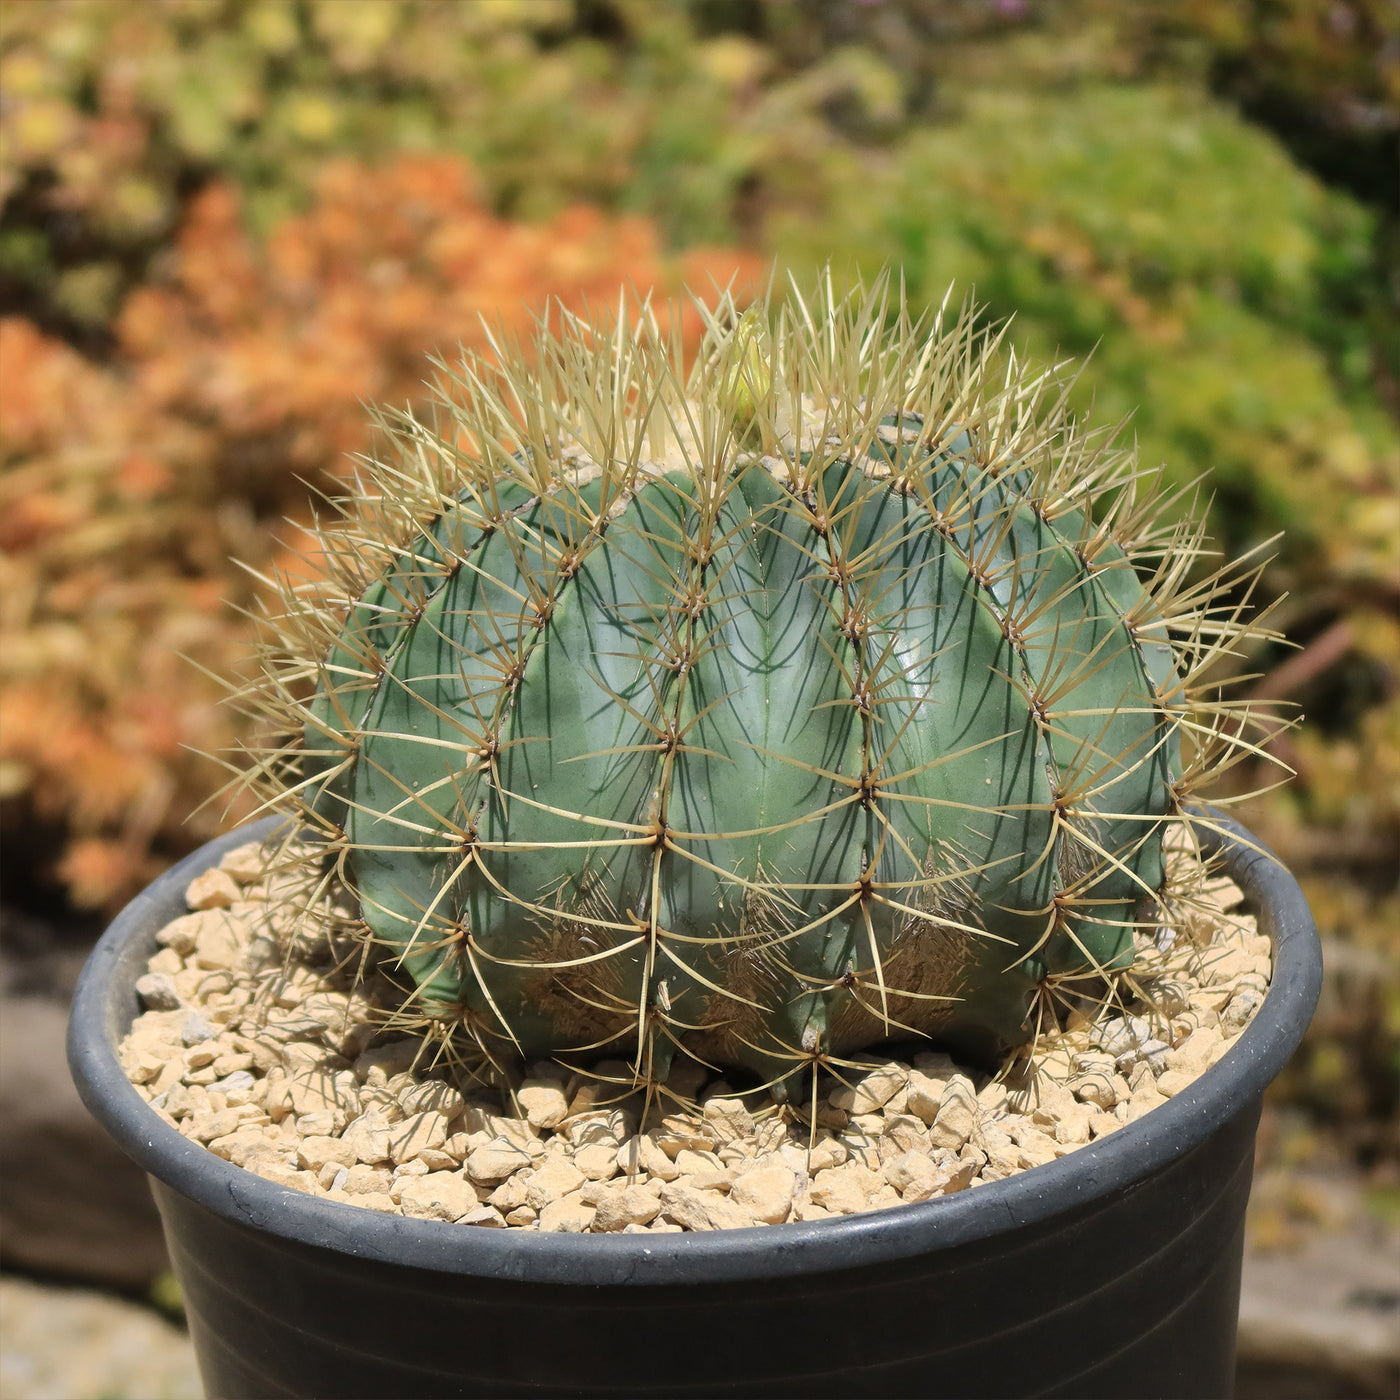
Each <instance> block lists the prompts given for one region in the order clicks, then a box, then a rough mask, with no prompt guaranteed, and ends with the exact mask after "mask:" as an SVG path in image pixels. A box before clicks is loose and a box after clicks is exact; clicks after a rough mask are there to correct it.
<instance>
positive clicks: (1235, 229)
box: [779, 86, 1400, 577]
mask: <svg viewBox="0 0 1400 1400" xmlns="http://www.w3.org/2000/svg"><path fill="white" fill-rule="evenodd" d="M840 209H841V212H842V213H846V212H847V211H849V213H850V218H849V222H848V223H847V224H846V225H845V226H844V227H843V226H841V225H840V224H839V223H838V224H837V228H838V229H839V244H838V247H839V248H840V249H841V250H842V251H845V252H847V255H848V256H850V257H851V258H852V259H854V260H856V261H857V262H858V263H862V262H870V263H879V262H882V261H885V260H892V261H895V262H897V263H899V264H900V265H901V266H902V267H903V268H904V271H905V275H906V276H907V277H908V279H909V282H910V286H911V289H912V290H913V291H914V292H915V294H917V295H923V296H926V297H932V296H937V295H941V293H942V290H943V288H944V286H945V285H946V283H947V281H948V280H949V279H950V278H953V279H956V280H957V281H958V282H959V283H960V284H961V285H964V286H975V287H976V289H977V292H978V295H979V296H980V297H983V298H985V299H986V300H987V303H988V307H989V309H990V310H991V312H992V313H993V314H997V315H1009V314H1012V313H1013V312H1014V313H1015V314H1016V317H1017V323H1016V324H1017V331H1018V333H1019V334H1020V335H1022V336H1024V337H1026V338H1027V340H1028V341H1029V344H1030V346H1031V347H1032V349H1033V350H1034V351H1036V352H1038V353H1040V354H1041V355H1043V356H1046V357H1047V358H1048V357H1052V356H1055V355H1056V354H1058V353H1061V352H1063V353H1066V354H1071V355H1083V354H1087V353H1089V352H1091V351H1092V352H1093V359H1092V360H1091V362H1090V364H1089V366H1088V368H1087V370H1086V372H1085V374H1084V375H1083V377H1082V379H1081V381H1080V386H1079V391H1078V401H1079V402H1080V403H1081V404H1083V403H1086V402H1088V401H1089V400H1090V399H1092V401H1093V402H1094V404H1095V407H1096V411H1098V412H1099V413H1102V414H1105V415H1107V416H1110V417H1120V416H1126V415H1127V414H1129V413H1133V414H1134V417H1133V427H1134V430H1135V432H1136V433H1137V435H1138V439H1139V443H1140V447H1141V451H1142V453H1143V455H1144V457H1145V459H1146V460H1148V461H1150V462H1157V461H1165V462H1166V463H1168V464H1169V470H1170V471H1171V472H1172V473H1173V474H1174V476H1175V477H1176V479H1178V480H1188V479H1191V478H1194V477H1196V476H1199V475H1201V474H1203V473H1205V472H1207V471H1213V473H1214V483H1215V486H1216V489H1217V490H1218V491H1220V493H1221V512H1220V515H1219V523H1220V524H1221V526H1222V527H1223V532H1224V534H1225V537H1226V540H1227V543H1228V545H1229V546H1230V547H1232V548H1239V547H1241V546H1247V545H1249V544H1252V543H1254V542H1256V541H1258V540H1259V539H1262V538H1265V537H1267V536H1269V535H1272V534H1274V533H1275V532H1277V531H1279V530H1285V531H1287V536H1288V539H1287V545H1286V546H1285V547H1286V548H1287V549H1288V551H1289V553H1290V555H1291V557H1292V558H1293V559H1295V560H1297V561H1307V567H1308V568H1309V569H1311V570H1317V571H1321V570H1324V569H1325V570H1326V571H1327V572H1329V573H1333V574H1337V573H1340V574H1343V575H1344V576H1347V575H1349V576H1353V577H1355V576H1357V575H1360V576H1362V577H1382V576H1386V575H1388V574H1390V573H1391V572H1393V561H1394V557H1395V551H1396V548H1397V543H1398V542H1400V533H1397V531H1400V522H1396V521H1393V520H1392V519H1391V518H1390V516H1391V512H1390V511H1389V510H1388V509H1387V508H1386V507H1385V506H1383V505H1382V503H1381V502H1379V501H1375V500H1372V499H1371V498H1370V496H1371V493H1372V492H1374V491H1377V490H1379V489H1382V488H1383V487H1385V486H1386V485H1392V484H1393V483H1394V480H1395V472H1396V464H1395V463H1394V462H1393V461H1392V460H1391V458H1392V456H1393V454H1394V453H1395V451H1396V448H1397V439H1396V435H1395V433H1394V430H1393V427H1392V426H1391V425H1389V424H1387V423H1386V422H1385V420H1384V419H1383V417H1382V415H1380V414H1379V413H1378V412H1377V411H1376V409H1375V406H1374V400H1373V399H1371V398H1370V397H1369V395H1368V394H1367V392H1366V387H1365V381H1366V375H1365V373H1364V367H1365V366H1367V365H1368V363H1369V361H1368V355H1367V344H1368V342H1367V339H1366V331H1365V327H1364V326H1363V325H1358V324H1356V323H1355V322H1352V323H1347V322H1346V321H1345V320H1339V319H1338V318H1337V317H1336V316H1335V311H1336V302H1335V298H1336V293H1335V288H1337V287H1338V286H1342V285H1345V284H1346V283H1347V282H1348V281H1350V280H1354V279H1356V278H1358V277H1361V276H1362V275H1363V274H1364V273H1365V271H1366V268H1367V265H1368V260H1369V256H1370V242H1369V239H1370V235H1371V222H1372V221H1371V219H1370V218H1369V217H1368V215H1367V214H1366V213H1365V212H1364V211H1363V210H1362V209H1360V208H1359V207H1358V206H1357V205H1356V204H1354V203H1353V202H1352V201H1350V200H1349V199H1347V198H1345V197H1344V196H1339V195H1335V194H1331V193H1329V192H1327V191H1325V190H1323V189H1322V188H1321V187H1320V186H1319V185H1317V184H1316V183H1315V182H1314V181H1312V180H1311V179H1309V178H1308V177H1307V176H1305V175H1303V174H1301V173H1300V172H1298V171H1297V170H1296V169H1295V168H1294V167H1293V166H1292V165H1291V164H1290V163H1289V161H1288V160H1287V157H1286V156H1285V155H1284V154H1283V152H1282V151H1281V150H1280V149H1279V148H1278V147H1277V146H1275V145H1274V144H1273V143H1272V142H1271V141H1269V140H1268V138H1266V137H1262V136H1260V135H1259V134H1258V133H1257V132H1256V131H1253V130H1251V129H1249V128H1248V127H1246V126H1245V125H1244V124H1243V123H1241V122H1240V121H1239V120H1238V119H1236V118H1234V117H1232V116H1231V115H1229V114H1228V113H1227V112H1225V111H1223V110H1220V109H1213V108H1211V107H1209V106H1207V105H1203V104H1201V103H1200V102H1199V101H1198V100H1195V99H1192V98H1189V97H1187V96H1185V95H1182V94H1180V93H1177V92H1173V91H1170V90H1165V89H1156V88H1149V87H1139V86H1133V87H1092V88H1087V89H1084V90H1081V91H1079V92H1076V93H1073V94H1069V95H1033V94H1026V93H1010V94H992V93H979V94H977V95H975V96H974V97H971V98H969V100H968V103H967V107H966V111H965V115H964V120H963V121H962V122H960V123H959V124H957V125H956V126H952V127H948V128H945V129H939V130H931V131H928V132H924V133H920V134H919V135H917V136H914V137H911V138H910V139H909V140H908V141H907V142H905V143H904V144H903V145H902V147H901V148H900V151H899V158H898V160H897V162H896V163H895V165H894V166H893V168H892V170H891V171H890V173H889V175H888V176H887V178H886V180H885V181H877V182H876V185H875V188H874V189H871V188H870V187H869V186H868V185H867V186H866V187H865V188H862V189H861V190H860V191H859V192H857V191H854V190H853V191H850V192H847V193H846V194H845V196H844V199H843V201H842V204H841V206H840ZM813 241H814V240H813V234H812V231H811V230H808V229H801V228H790V229H788V230H785V231H784V235H783V236H782V237H780V239H779V246H780V248H784V249H786V250H789V255H790V256H792V257H795V258H799V259H802V260H804V261H810V260H812V259H813V258H814V257H815V256H816V255H817V254H818V253H821V254H823V255H825V254H826V253H829V252H830V251H831V250H832V243H833V239H832V238H831V237H830V236H823V237H822V238H821V242H820V247H819V248H814V247H812V243H813ZM1323 328H1327V329H1326V330H1325V333H1324V329H1323ZM1328 340H1330V341H1331V342H1332V343H1331V344H1330V345H1328V344H1327V341H1328ZM1359 368H1360V369H1362V370H1363V372H1361V373H1358V372H1357V371H1358V369H1359ZM1329 552H1330V553H1329Z"/></svg>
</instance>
